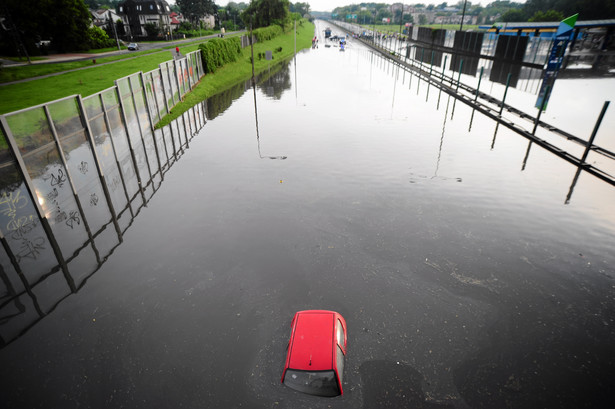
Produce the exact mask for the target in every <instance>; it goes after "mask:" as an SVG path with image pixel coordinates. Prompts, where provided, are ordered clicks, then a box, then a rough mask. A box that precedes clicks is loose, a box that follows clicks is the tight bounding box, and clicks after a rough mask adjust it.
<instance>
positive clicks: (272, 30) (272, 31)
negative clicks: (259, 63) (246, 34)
mask: <svg viewBox="0 0 615 409" xmlns="http://www.w3.org/2000/svg"><path fill="white" fill-rule="evenodd" d="M252 33H253V34H254V37H256V41H258V42H259V43H262V42H264V41H268V40H271V39H273V38H275V37H277V36H279V35H281V34H283V31H282V27H280V26H277V25H274V26H269V27H262V28H257V29H256V30H253V31H252Z"/></svg>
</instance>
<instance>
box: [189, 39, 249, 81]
mask: <svg viewBox="0 0 615 409" xmlns="http://www.w3.org/2000/svg"><path fill="white" fill-rule="evenodd" d="M199 49H200V50H201V58H202V59H203V68H204V70H205V72H206V73H212V72H215V71H216V69H218V68H219V67H222V66H223V65H224V64H228V63H230V62H234V61H237V59H238V58H239V56H240V55H241V41H240V40H239V38H238V37H232V38H225V39H221V38H214V39H212V40H209V41H208V42H206V43H204V44H201V45H199Z"/></svg>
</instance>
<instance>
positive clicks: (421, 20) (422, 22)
mask: <svg viewBox="0 0 615 409" xmlns="http://www.w3.org/2000/svg"><path fill="white" fill-rule="evenodd" d="M425 24H427V16H426V15H425V14H419V25H420V26H424V25H425Z"/></svg>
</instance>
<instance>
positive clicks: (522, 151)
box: [0, 26, 615, 409]
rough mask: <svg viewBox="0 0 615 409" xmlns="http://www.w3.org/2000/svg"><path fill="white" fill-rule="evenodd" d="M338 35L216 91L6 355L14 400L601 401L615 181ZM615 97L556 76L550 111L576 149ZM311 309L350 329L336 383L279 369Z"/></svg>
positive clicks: (613, 365) (14, 404) (51, 403)
mask: <svg viewBox="0 0 615 409" xmlns="http://www.w3.org/2000/svg"><path fill="white" fill-rule="evenodd" d="M322 28H323V27H322V26H318V30H319V32H320V30H321V29H322ZM326 44H327V42H326V41H325V40H324V38H322V37H321V40H320V43H319V47H318V48H317V49H314V50H309V51H307V52H303V53H300V54H298V55H297V57H296V60H295V61H291V62H290V63H288V64H284V65H283V66H282V68H281V70H279V71H276V68H272V75H271V77H270V78H269V79H267V80H264V81H262V82H261V83H260V84H259V86H258V88H257V91H256V93H255V94H254V93H253V92H252V90H251V89H249V88H246V87H245V85H244V84H240V85H239V86H238V87H237V88H236V89H234V90H230V91H229V92H228V93H226V94H224V95H221V96H217V97H215V98H212V100H211V101H209V102H208V104H207V105H208V115H209V117H210V118H211V119H210V121H209V122H208V123H207V124H206V126H205V127H204V128H203V129H202V130H201V131H200V133H199V134H198V135H197V136H195V137H194V138H193V139H192V140H191V142H190V146H189V149H187V150H186V151H185V153H184V154H183V155H182V156H181V158H180V159H179V160H178V162H177V163H176V164H175V165H174V166H173V167H172V168H171V169H170V170H169V171H168V172H167V173H166V174H165V175H164V180H163V182H162V183H161V185H160V187H159V189H158V190H157V191H156V192H155V194H154V195H153V196H152V197H151V199H150V200H149V201H148V203H147V206H146V207H144V208H143V209H141V211H140V213H139V214H138V217H136V218H135V219H134V221H133V224H132V225H131V226H130V228H129V229H127V231H126V233H125V234H124V235H123V243H122V244H121V245H119V246H118V247H117V248H116V249H115V250H114V251H113V252H112V254H111V255H110V256H109V257H108V259H107V261H106V262H105V263H104V264H103V265H102V266H101V267H100V269H99V270H98V271H97V272H96V273H95V274H94V275H92V277H91V278H90V279H89V280H88V281H87V283H86V285H85V286H84V287H83V288H81V289H80V290H79V291H78V292H77V293H76V294H73V295H70V296H69V297H67V298H66V299H65V300H63V301H62V302H61V303H60V304H58V306H57V308H56V309H55V310H54V311H53V312H52V313H50V314H49V315H48V316H46V317H45V318H43V319H42V320H40V322H38V323H37V324H36V325H35V326H33V327H32V328H30V329H29V330H28V331H26V332H25V333H24V334H23V336H21V337H19V338H18V339H16V340H15V341H14V342H12V343H10V344H9V345H7V346H6V347H4V348H3V349H1V350H0V361H1V362H2V368H3V370H2V375H1V378H0V382H1V384H2V390H3V394H2V395H3V397H2V402H3V403H2V405H1V406H2V407H7V408H9V407H10V408H34V407H41V408H58V407H62V408H73V407H74V408H77V407H91V408H109V407H118V408H120V407H127V408H152V407H161V408H162V407H177V408H179V407H185V408H203V407H207V408H237V407H246V408H261V407H275V408H321V407H322V408H366V409H367V408H370V409H371V408H508V407H510V408H537V407H542V408H580V407H606V406H607V405H609V406H610V403H611V402H612V401H613V398H614V397H615V396H614V395H615V392H613V390H612V388H611V385H610V383H611V382H610V379H611V378H612V375H613V373H614V372H615V330H614V329H615V321H614V320H615V298H614V297H615V281H614V278H615V267H614V266H615V252H614V251H613V250H614V249H613V243H614V242H615V188H614V187H613V186H611V185H609V184H607V183H605V182H603V181H600V180H598V179H597V178H595V177H593V176H591V175H588V174H585V173H581V175H580V177H579V178H578V180H577V181H576V183H573V181H574V177H575V174H576V171H577V169H576V168H575V167H574V166H572V165H570V164H569V163H567V162H565V161H563V160H562V159H559V158H557V157H555V156H553V155H552V154H550V153H548V152H546V151H544V150H542V149H541V148H539V147H533V148H532V149H531V150H530V152H529V155H528V153H527V152H528V141H527V140H525V139H524V138H522V137H521V136H519V135H517V134H515V133H513V132H511V131H509V130H508V129H506V128H504V127H499V128H497V127H496V124H495V123H494V122H493V121H492V120H491V119H488V118H486V117H484V116H482V115H481V114H479V113H476V114H475V115H474V117H473V120H472V124H471V130H468V129H469V128H470V120H471V118H472V110H471V108H469V107H468V106H466V105H464V104H461V103H455V100H454V99H452V98H450V97H449V96H448V95H446V94H444V93H442V94H441V95H439V92H438V89H437V88H435V87H433V86H431V87H428V85H427V84H426V83H425V82H424V81H422V82H419V80H418V78H417V77H416V76H414V77H412V76H410V74H409V73H405V72H403V71H400V70H398V68H397V67H395V66H393V65H391V64H389V62H388V61H386V60H384V59H382V58H380V57H378V56H377V55H374V54H373V53H371V52H370V51H369V50H368V49H367V48H366V47H364V46H362V45H360V44H359V43H358V42H357V41H353V40H352V39H349V44H348V46H347V47H346V50H345V51H344V52H341V51H339V48H338V47H336V46H335V44H331V43H329V44H328V45H330V46H329V47H326V46H325V45H326ZM474 80H475V81H477V79H474ZM205 81H207V78H206V77H205ZM484 84H486V85H484V87H485V89H489V88H491V92H492V94H493V95H497V96H499V97H501V95H502V94H503V86H502V85H501V84H490V83H484ZM520 84H521V85H520V86H518V88H517V89H514V90H510V91H509V92H510V93H509V95H508V98H510V100H511V101H515V103H516V104H517V105H521V106H522V107H523V108H524V109H527V111H530V109H531V107H532V106H533V103H534V101H535V98H536V96H535V94H532V93H530V92H527V91H525V90H524V86H525V84H524V83H523V81H521V82H520ZM530 88H531V87H530ZM571 90H572V91H574V94H575V95H578V96H577V97H575V98H574V99H573V100H571V98H566V97H565V95H568V94H569V93H570V92H571ZM614 91H615V80H613V79H601V80H558V82H557V83H556V88H555V89H554V91H553V92H554V93H553V95H552V97H551V98H552V102H551V103H550V106H549V109H548V110H547V112H546V113H545V114H544V117H543V119H544V120H546V121H549V122H553V123H556V124H558V126H561V127H563V128H564V129H566V130H567V131H569V132H571V133H574V134H575V135H579V136H582V137H583V138H584V139H587V138H588V136H589V134H590V133H591V130H592V128H593V125H594V122H595V120H596V117H597V115H598V113H599V110H600V107H601V106H602V103H603V101H604V100H605V99H608V97H609V96H612V95H614V94H615V93H614ZM507 101H508V100H507ZM231 102H232V104H231ZM511 103H513V102H511ZM531 112H534V111H531ZM257 118H258V120H257ZM527 126H528V127H529V128H530V129H531V122H530V123H529V124H528V125H527ZM613 129H615V114H614V113H613V111H612V110H611V111H610V112H609V113H608V115H607V116H606V117H605V121H604V123H603V125H602V127H601V128H600V132H599V134H598V136H597V139H596V143H597V144H599V145H601V146H604V147H605V148H608V149H613V148H614V145H615V140H614V138H613V131H612V130H613ZM538 135H541V136H542V137H544V138H554V137H553V136H552V135H549V134H548V132H547V131H545V130H539V132H538ZM565 144H566V143H564V145H565ZM565 146H568V145H565ZM570 150H571V151H572V152H574V153H575V154H576V155H578V156H580V154H579V152H580V153H582V149H581V148H579V147H578V146H572V145H571V146H570ZM592 155H593V154H592ZM526 156H527V160H526V164H525V166H523V163H524V159H525V158H526ZM591 161H592V163H595V164H597V165H598V164H599V165H601V166H602V167H603V168H605V169H609V170H610V171H613V164H612V163H610V162H609V160H607V159H605V158H603V157H600V156H597V155H596V156H595V157H594V156H591ZM522 167H523V168H524V170H522ZM303 309H331V310H335V311H338V312H339V313H341V314H342V315H343V316H344V317H345V319H346V321H347V323H348V355H347V357H346V366H345V375H344V395H343V396H341V397H338V398H331V399H328V398H318V397H312V396H308V395H304V394H300V393H297V392H295V391H293V390H291V389H289V388H286V387H284V386H283V385H281V383H280V376H281V373H282V369H283V364H284V359H285V356H286V345H287V342H288V336H289V328H290V320H291V319H292V316H293V314H294V313H295V312H296V311H298V310H303Z"/></svg>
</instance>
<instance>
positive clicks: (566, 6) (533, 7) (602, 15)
mask: <svg viewBox="0 0 615 409" xmlns="http://www.w3.org/2000/svg"><path fill="white" fill-rule="evenodd" d="M576 13H579V19H580V20H601V19H612V18H615V0H527V2H525V4H520V5H518V7H515V8H512V9H510V10H508V11H507V12H506V13H504V14H503V15H502V18H501V20H502V21H559V20H562V19H563V18H564V17H568V16H571V15H573V14H576Z"/></svg>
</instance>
